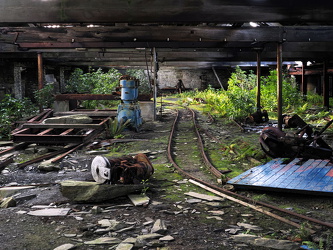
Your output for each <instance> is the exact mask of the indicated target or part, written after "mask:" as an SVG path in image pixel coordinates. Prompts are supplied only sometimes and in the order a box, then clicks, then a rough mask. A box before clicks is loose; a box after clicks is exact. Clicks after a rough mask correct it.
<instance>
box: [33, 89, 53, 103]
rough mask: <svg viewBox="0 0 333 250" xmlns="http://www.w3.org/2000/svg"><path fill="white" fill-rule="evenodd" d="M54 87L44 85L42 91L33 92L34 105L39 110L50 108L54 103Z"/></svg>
mask: <svg viewBox="0 0 333 250" xmlns="http://www.w3.org/2000/svg"><path fill="white" fill-rule="evenodd" d="M53 94H54V86H53V83H52V84H47V85H45V86H44V87H43V88H42V89H39V90H36V91H35V92H34V97H35V100H36V103H37V104H38V106H39V107H41V108H51V107H52V105H53V102H54V96H53Z"/></svg>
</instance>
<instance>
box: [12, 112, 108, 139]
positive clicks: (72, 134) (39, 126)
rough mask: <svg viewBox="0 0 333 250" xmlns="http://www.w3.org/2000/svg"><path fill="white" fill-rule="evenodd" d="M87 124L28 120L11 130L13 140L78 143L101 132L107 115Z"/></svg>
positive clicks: (106, 120)
mask: <svg viewBox="0 0 333 250" xmlns="http://www.w3.org/2000/svg"><path fill="white" fill-rule="evenodd" d="M92 119H93V122H92V123H88V124H59V123H56V124H43V123H42V121H38V122H35V121H28V122H26V123H23V124H22V125H21V126H20V129H17V130H15V131H13V133H12V138H13V141H14V142H28V143H43V144H67V143H75V144H80V143H84V142H87V141H89V140H92V139H93V138H94V137H96V136H97V135H98V134H99V133H101V132H102V131H103V130H104V129H105V127H106V123H107V122H108V120H109V117H104V118H95V117H92Z"/></svg>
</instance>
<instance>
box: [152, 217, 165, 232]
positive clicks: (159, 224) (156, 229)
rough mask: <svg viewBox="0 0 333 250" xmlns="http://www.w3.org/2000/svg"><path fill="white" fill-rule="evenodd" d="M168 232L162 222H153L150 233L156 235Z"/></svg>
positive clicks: (159, 220)
mask: <svg viewBox="0 0 333 250" xmlns="http://www.w3.org/2000/svg"><path fill="white" fill-rule="evenodd" d="M167 231H168V229H167V227H166V225H165V222H164V220H161V219H158V220H156V221H155V223H154V225H153V227H152V229H151V233H158V234H164V233H166V232H167Z"/></svg>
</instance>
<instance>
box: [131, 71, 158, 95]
mask: <svg viewBox="0 0 333 250" xmlns="http://www.w3.org/2000/svg"><path fill="white" fill-rule="evenodd" d="M126 75H129V76H132V77H135V78H136V79H138V80H139V81H140V87H139V94H145V95H148V94H152V88H151V85H150V83H149V79H148V75H146V73H145V71H144V70H143V69H128V70H126Z"/></svg>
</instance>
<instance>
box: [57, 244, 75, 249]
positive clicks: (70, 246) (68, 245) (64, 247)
mask: <svg viewBox="0 0 333 250" xmlns="http://www.w3.org/2000/svg"><path fill="white" fill-rule="evenodd" d="M74 248H76V246H75V245H73V244H70V243H67V244H63V245H61V246H58V247H56V248H55V249H53V250H70V249H74Z"/></svg>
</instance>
